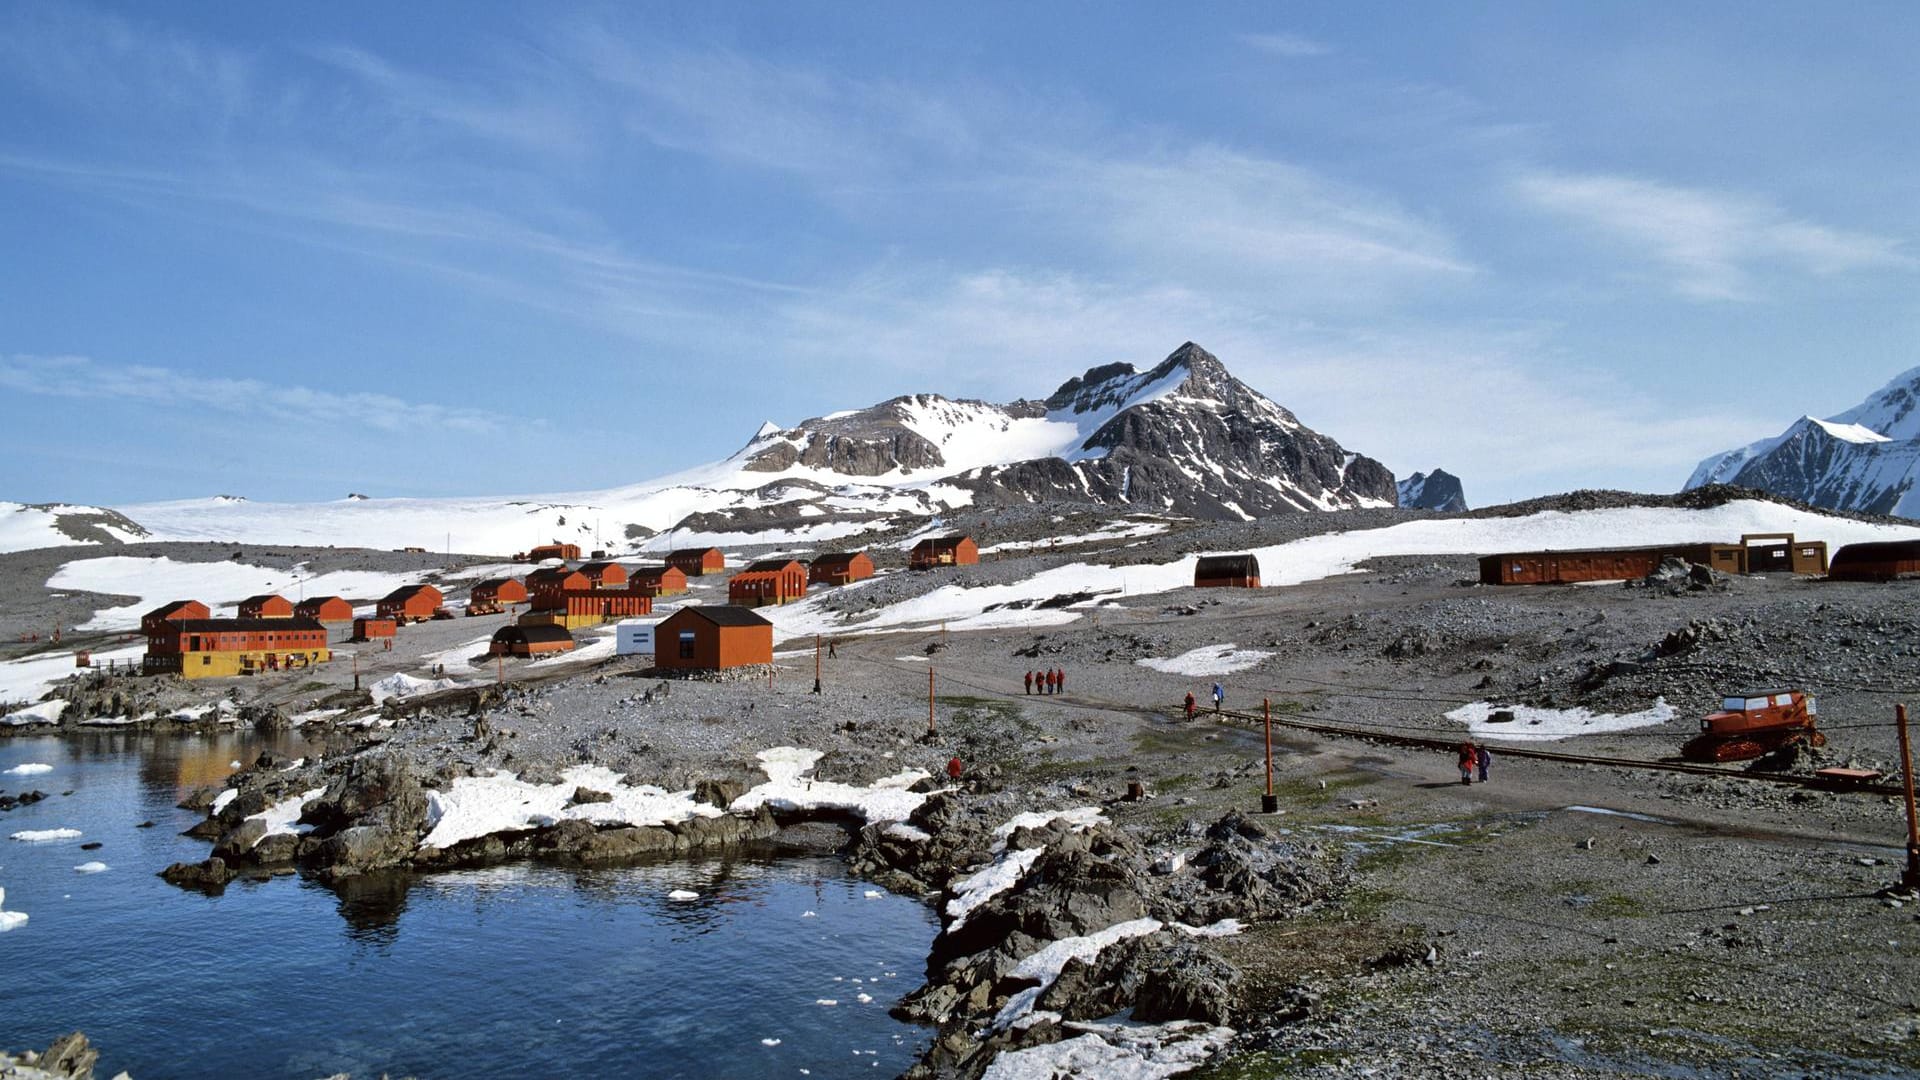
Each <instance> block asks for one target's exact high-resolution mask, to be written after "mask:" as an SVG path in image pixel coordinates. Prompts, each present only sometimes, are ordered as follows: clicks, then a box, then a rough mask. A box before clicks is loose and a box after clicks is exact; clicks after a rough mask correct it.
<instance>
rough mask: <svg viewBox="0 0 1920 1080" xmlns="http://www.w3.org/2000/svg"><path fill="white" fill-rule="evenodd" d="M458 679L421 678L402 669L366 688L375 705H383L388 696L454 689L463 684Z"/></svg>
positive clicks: (404, 696)
mask: <svg viewBox="0 0 1920 1080" xmlns="http://www.w3.org/2000/svg"><path fill="white" fill-rule="evenodd" d="M463 685H465V684H463V683H462V682H460V680H458V679H422V678H417V677H415V676H413V675H409V674H407V673H406V672H404V671H396V672H394V673H393V674H391V675H389V676H387V677H386V678H384V679H381V680H380V681H379V682H377V683H374V684H373V685H372V686H370V687H368V688H367V693H368V694H369V695H371V696H372V697H373V703H374V704H375V705H384V704H386V702H387V699H388V698H407V697H413V696H414V695H416V694H431V693H435V692H437V691H440V690H456V689H459V688H460V687H461V686H463Z"/></svg>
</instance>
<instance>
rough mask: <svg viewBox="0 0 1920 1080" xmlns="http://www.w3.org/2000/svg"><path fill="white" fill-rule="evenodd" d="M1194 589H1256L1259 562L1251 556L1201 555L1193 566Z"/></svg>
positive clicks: (1258, 583)
mask: <svg viewBox="0 0 1920 1080" xmlns="http://www.w3.org/2000/svg"><path fill="white" fill-rule="evenodd" d="M1193 587H1194V588H1196V589H1257V588H1259V587H1260V560H1259V559H1257V558H1255V557H1254V556H1252V555H1202V556H1200V561H1199V562H1196V563H1194V564H1193Z"/></svg>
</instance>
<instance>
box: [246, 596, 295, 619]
mask: <svg viewBox="0 0 1920 1080" xmlns="http://www.w3.org/2000/svg"><path fill="white" fill-rule="evenodd" d="M240 618H242V619H291V618H293V601H291V600H289V599H287V598H286V597H284V596H275V595H273V594H272V593H262V594H261V595H259V596H249V597H247V598H246V599H245V600H242V601H240Z"/></svg>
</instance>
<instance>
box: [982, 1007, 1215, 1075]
mask: <svg viewBox="0 0 1920 1080" xmlns="http://www.w3.org/2000/svg"><path fill="white" fill-rule="evenodd" d="M1067 1028H1068V1029H1069V1030H1072V1031H1083V1032H1086V1034H1084V1035H1080V1036H1078V1037H1077V1038H1072V1039H1063V1040H1061V1041H1060V1042H1057V1043H1051V1044H1048V1045H1046V1046H1034V1047H1029V1048H1027V1049H1025V1050H1013V1051H1009V1052H1007V1053H1004V1054H1001V1055H1000V1056H998V1057H996V1058H994V1059H993V1063H992V1064H990V1065H988V1066H987V1071H986V1072H985V1073H983V1074H981V1080H1055V1078H1056V1077H1064V1076H1097V1077H1100V1078H1101V1080H1164V1078H1165V1077H1169V1076H1178V1075H1179V1074H1181V1073H1183V1072H1187V1071H1189V1070H1192V1069H1194V1068H1197V1067H1198V1066H1199V1065H1200V1064H1201V1063H1202V1062H1204V1061H1206V1060H1207V1058H1209V1057H1212V1056H1213V1055H1214V1054H1216V1053H1219V1052H1220V1051H1221V1050H1222V1049H1223V1048H1225V1047H1226V1045H1227V1043H1228V1042H1230V1041H1231V1040H1232V1039H1233V1036H1234V1031H1233V1029H1232V1028H1224V1027H1211V1026H1209V1025H1207V1024H1202V1023H1198V1022H1196V1021H1192V1020H1176V1021H1174V1022H1173V1023H1170V1024H1160V1025H1151V1024H1068V1025H1067Z"/></svg>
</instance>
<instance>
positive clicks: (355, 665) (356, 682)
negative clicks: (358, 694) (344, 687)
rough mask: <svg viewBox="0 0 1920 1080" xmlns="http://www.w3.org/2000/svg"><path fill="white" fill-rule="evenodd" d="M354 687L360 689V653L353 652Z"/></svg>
mask: <svg viewBox="0 0 1920 1080" xmlns="http://www.w3.org/2000/svg"><path fill="white" fill-rule="evenodd" d="M353 688H354V689H355V690H358V689H360V654H359V653H354V654H353Z"/></svg>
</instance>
